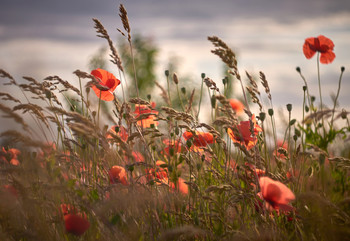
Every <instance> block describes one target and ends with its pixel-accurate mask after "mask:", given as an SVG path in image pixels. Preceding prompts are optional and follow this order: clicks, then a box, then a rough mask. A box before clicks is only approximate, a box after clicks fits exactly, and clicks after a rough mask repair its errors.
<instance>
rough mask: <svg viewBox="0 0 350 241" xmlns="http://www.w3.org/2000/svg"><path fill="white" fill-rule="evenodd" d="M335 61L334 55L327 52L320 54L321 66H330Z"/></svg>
mask: <svg viewBox="0 0 350 241" xmlns="http://www.w3.org/2000/svg"><path fill="white" fill-rule="evenodd" d="M334 59H335V54H334V53H333V52H332V51H331V50H329V51H327V52H325V53H321V57H320V62H321V63H322V64H330V63H332V62H333V60H334Z"/></svg>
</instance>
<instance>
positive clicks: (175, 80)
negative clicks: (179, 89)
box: [173, 73, 179, 85]
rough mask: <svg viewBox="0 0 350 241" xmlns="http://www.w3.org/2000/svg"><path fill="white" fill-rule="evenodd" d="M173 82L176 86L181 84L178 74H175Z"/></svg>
mask: <svg viewBox="0 0 350 241" xmlns="http://www.w3.org/2000/svg"><path fill="white" fill-rule="evenodd" d="M173 81H174V83H175V84H176V85H177V84H178V83H179V78H177V75H176V73H174V74H173Z"/></svg>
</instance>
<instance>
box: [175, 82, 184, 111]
mask: <svg viewBox="0 0 350 241" xmlns="http://www.w3.org/2000/svg"><path fill="white" fill-rule="evenodd" d="M176 91H177V97H178V98H179V100H180V103H181V108H182V111H185V107H184V103H183V102H182V98H181V95H180V91H179V85H178V84H177V85H176Z"/></svg>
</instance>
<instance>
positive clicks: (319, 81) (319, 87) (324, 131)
mask: <svg viewBox="0 0 350 241" xmlns="http://www.w3.org/2000/svg"><path fill="white" fill-rule="evenodd" d="M317 79H318V91H319V93H320V102H321V113H322V112H323V103H322V92H321V77H320V53H319V52H317ZM322 128H323V134H324V135H325V134H326V130H325V127H324V118H323V114H322Z"/></svg>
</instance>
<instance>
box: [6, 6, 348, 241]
mask: <svg viewBox="0 0 350 241" xmlns="http://www.w3.org/2000/svg"><path fill="white" fill-rule="evenodd" d="M119 16H120V20H121V23H122V25H123V29H118V31H119V32H120V34H121V35H122V39H120V41H123V42H124V45H123V46H124V48H123V50H119V49H118V48H117V47H116V46H117V45H115V43H114V40H112V38H111V37H110V35H109V33H108V31H107V29H106V28H105V27H104V25H103V23H101V22H100V21H99V20H98V19H95V18H94V19H93V23H94V27H95V29H96V32H97V36H98V37H100V38H102V39H103V40H105V44H106V46H108V48H109V49H108V51H109V59H110V61H111V62H112V63H113V64H114V65H113V66H114V68H113V69H106V68H105V67H104V66H98V64H97V66H95V67H96V68H94V69H87V70H75V69H72V72H73V74H74V78H75V79H74V80H64V79H62V78H61V77H60V76H57V75H55V76H48V77H46V78H45V79H43V80H37V79H35V76H33V77H29V76H24V77H23V79H21V80H18V79H15V78H14V77H13V76H12V75H11V73H8V72H7V71H6V70H4V69H1V66H0V79H1V84H2V85H10V86H11V87H12V88H14V89H15V91H14V92H11V93H6V92H2V91H1V92H0V98H1V102H0V110H1V114H2V117H3V118H10V119H11V120H12V121H13V122H14V123H16V126H17V128H16V129H8V130H6V131H3V132H2V133H1V134H0V136H1V149H0V172H1V179H0V240H23V241H24V240H140V241H141V240H247V241H248V240H285V241H286V240H317V241H319V240H350V175H349V174H350V152H349V146H350V145H349V137H350V123H349V119H348V114H349V112H348V111H347V110H345V109H344V108H342V107H341V105H340V103H338V97H339V93H340V91H341V81H342V79H343V74H344V73H346V70H345V68H344V67H341V69H340V70H339V79H338V80H337V81H338V83H339V84H338V86H339V87H338V89H337V90H334V91H336V93H337V95H336V96H335V98H334V102H333V106H326V105H324V103H323V101H322V100H323V99H322V98H323V96H322V75H321V74H320V67H321V66H322V65H325V64H332V62H333V60H334V59H335V58H336V55H335V52H334V46H335V45H336V43H333V41H332V40H331V39H329V38H327V37H326V36H323V35H319V36H305V37H306V39H305V42H304V45H303V46H300V52H301V53H303V54H304V56H305V58H307V59H309V61H314V62H315V70H314V71H315V73H317V76H318V78H317V80H308V79H307V77H305V76H304V75H303V72H302V66H300V67H296V71H295V78H296V79H298V80H300V82H301V83H302V85H301V87H302V88H300V91H301V92H302V93H303V99H302V100H300V103H302V118H301V119H293V118H292V112H293V106H292V105H291V104H289V103H285V104H284V106H285V112H284V113H287V116H285V119H286V121H285V122H280V121H277V119H278V118H279V117H278V115H277V111H276V109H275V108H274V103H273V96H272V95H271V90H270V85H269V80H268V77H266V76H265V74H264V73H263V72H259V73H258V74H256V73H248V72H246V71H245V70H242V69H240V68H239V67H238V66H239V65H238V62H239V61H238V60H237V57H236V54H235V52H234V51H233V50H232V49H231V48H230V47H229V46H228V45H227V44H226V43H225V40H223V39H221V38H219V37H217V36H209V37H208V39H207V40H208V41H209V42H210V43H211V44H212V49H211V52H212V54H214V55H216V56H217V57H218V61H222V62H223V64H224V65H225V66H226V69H227V76H228V77H229V78H224V79H223V81H222V83H221V80H220V82H218V81H217V80H214V79H211V78H210V76H207V75H206V74H205V73H198V77H200V78H199V80H200V82H199V80H198V83H197V84H198V87H197V88H196V90H192V89H190V87H189V85H188V84H187V83H186V82H185V81H184V80H183V79H181V78H180V77H179V76H178V75H177V74H176V73H175V72H174V71H172V70H171V69H164V76H163V80H164V81H163V82H160V81H158V82H156V81H155V79H149V78H148V79H147V80H145V81H149V82H152V83H153V84H154V85H155V86H156V88H157V93H160V94H159V95H158V94H157V95H158V96H155V95H154V96H152V92H151V93H149V92H146V91H144V88H146V87H142V88H141V86H144V85H145V83H146V82H145V81H143V80H140V79H139V76H138V73H139V72H138V71H137V69H138V66H139V65H138V64H140V65H141V63H140V61H136V60H137V51H136V49H135V46H134V42H133V40H134V36H133V35H132V34H131V28H132V26H130V23H129V19H128V14H127V11H126V9H125V8H124V6H123V5H122V4H121V5H120V6H119ZM204 41H205V40H204ZM121 51H123V54H120V52H121ZM208 51H209V50H208ZM340 51H342V50H340ZM301 57H302V54H301ZM127 73H131V74H127ZM344 76H345V75H344ZM346 78H347V79H348V76H347V77H344V79H346ZM309 81H318V87H319V88H318V89H317V90H312V92H313V93H319V95H317V96H312V95H310V90H309V87H308V82H309ZM230 82H231V83H230ZM232 82H235V83H239V86H240V87H239V88H240V89H239V92H240V95H239V96H240V97H239V98H238V97H237V98H232V97H230V96H229V95H228V92H229V88H230V86H231V84H232ZM241 96H242V97H241ZM263 98H266V99H267V100H268V101H267V102H266V101H262V99H263ZM205 99H207V100H208V99H209V101H205ZM204 117H205V118H204ZM203 120H205V121H203ZM280 133H282V134H280ZM339 143H341V145H340V144H339Z"/></svg>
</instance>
